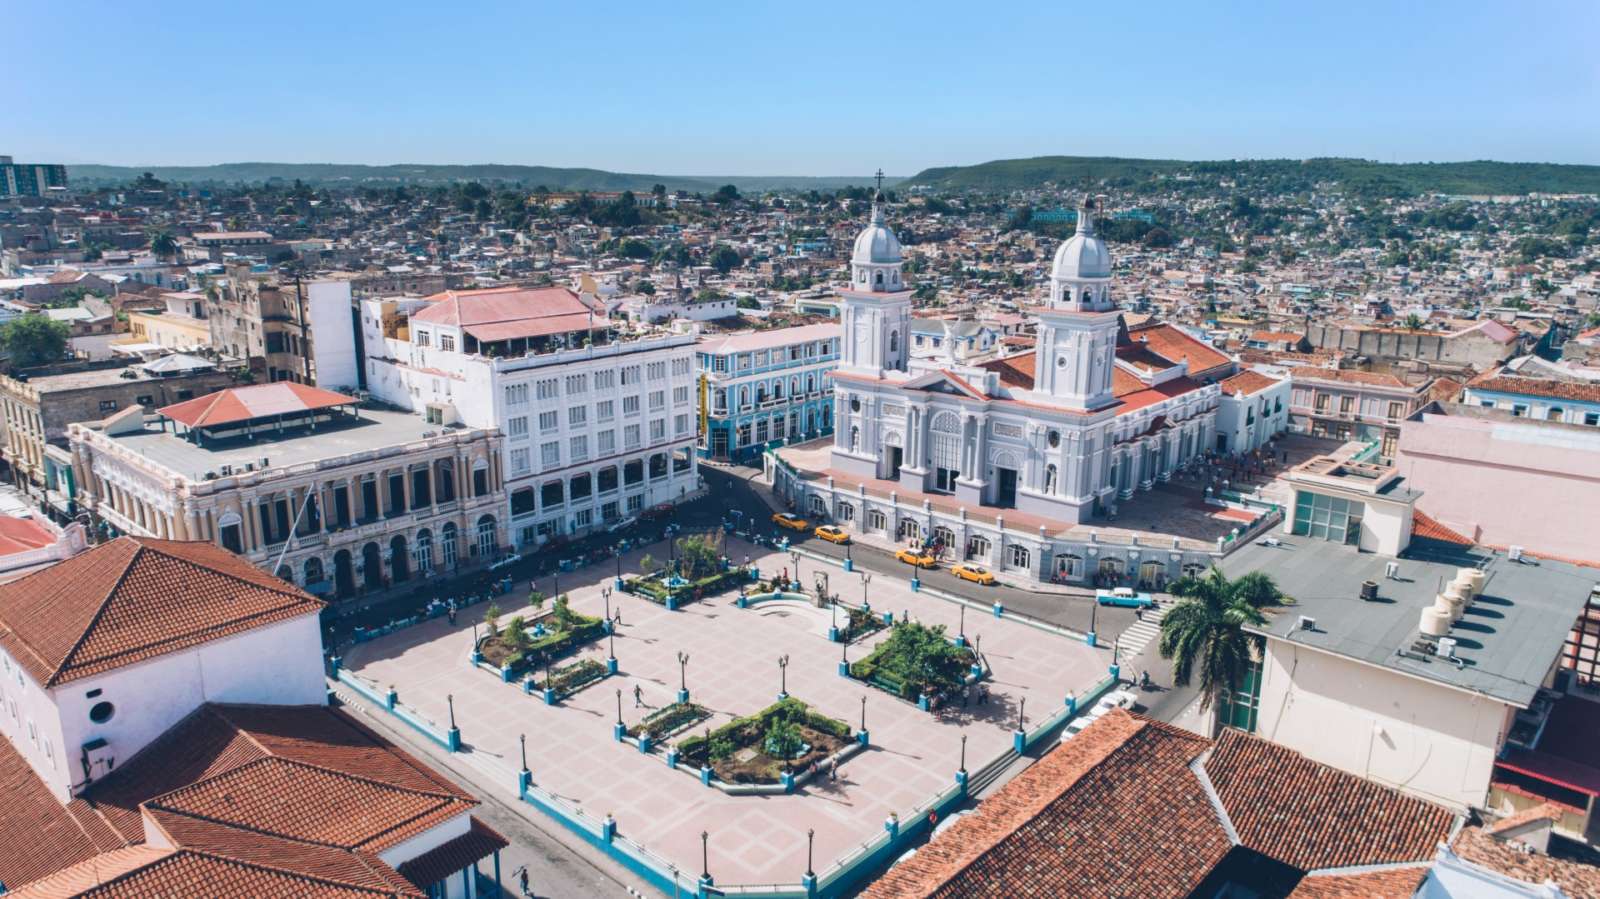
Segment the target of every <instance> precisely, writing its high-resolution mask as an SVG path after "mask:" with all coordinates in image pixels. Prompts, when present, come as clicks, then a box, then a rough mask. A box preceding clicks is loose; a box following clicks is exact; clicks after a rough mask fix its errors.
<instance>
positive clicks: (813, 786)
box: [344, 539, 1111, 886]
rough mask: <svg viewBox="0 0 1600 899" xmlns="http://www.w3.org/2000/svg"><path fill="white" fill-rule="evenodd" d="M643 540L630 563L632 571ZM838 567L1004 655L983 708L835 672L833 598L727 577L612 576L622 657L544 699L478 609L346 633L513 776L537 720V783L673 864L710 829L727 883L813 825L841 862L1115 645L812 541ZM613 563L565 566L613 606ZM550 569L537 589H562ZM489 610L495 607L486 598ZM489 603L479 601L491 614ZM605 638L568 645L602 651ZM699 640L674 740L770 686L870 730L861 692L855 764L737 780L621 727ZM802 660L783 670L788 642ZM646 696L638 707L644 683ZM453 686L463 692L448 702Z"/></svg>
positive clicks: (838, 575) (1081, 683)
mask: <svg viewBox="0 0 1600 899" xmlns="http://www.w3.org/2000/svg"><path fill="white" fill-rule="evenodd" d="M726 553H727V555H728V556H729V557H730V558H732V559H734V560H736V561H737V560H742V559H743V558H744V556H745V555H746V554H748V555H749V558H750V561H751V564H753V565H755V566H757V567H758V568H759V570H760V573H761V575H762V577H763V578H765V577H770V576H771V575H772V574H774V573H778V572H781V571H783V570H784V569H790V571H789V573H790V574H791V575H793V574H796V572H795V571H794V570H793V569H794V562H793V561H792V557H791V556H790V555H789V554H788V553H780V552H773V551H771V550H763V549H761V548H759V547H754V546H751V545H748V544H744V543H742V542H739V541H736V540H732V539H730V540H729V541H728V542H727V546H726ZM636 556H637V553H635V554H630V555H629V556H628V557H626V558H624V560H623V570H624V571H625V572H628V573H632V572H636V571H637V570H638V560H637V558H636ZM819 571H822V572H826V573H827V576H828V578H829V585H828V589H829V591H830V592H834V593H837V594H839V596H840V598H841V599H842V600H844V601H845V602H848V603H859V602H860V599H861V596H862V594H863V592H865V593H866V594H867V595H868V596H869V597H870V600H871V604H872V608H873V610H874V611H877V612H892V613H893V615H894V617H895V618H896V619H897V620H898V619H900V618H901V617H902V616H904V615H906V614H909V615H910V617H911V618H912V619H913V620H916V621H919V622H923V623H926V624H943V625H946V627H947V628H948V631H949V633H950V634H952V635H954V634H956V633H957V632H958V630H959V631H962V632H964V633H965V635H966V637H967V638H968V640H970V641H974V642H980V641H981V642H980V646H981V650H982V654H983V656H984V657H985V659H986V661H987V662H988V665H989V666H990V669H991V675H990V677H989V678H988V679H987V680H986V681H985V683H986V684H987V685H988V688H989V691H990V693H989V700H988V702H987V703H986V704H985V705H982V706H978V705H976V704H972V705H969V706H967V707H966V708H962V707H961V703H960V702H959V701H957V702H954V703H952V704H950V705H947V706H946V707H944V708H942V709H938V710H936V711H934V712H925V711H921V710H919V709H918V708H917V706H916V704H915V703H912V702H908V701H904V700H901V699H899V698H897V697H894V696H891V695H890V694H888V693H886V692H883V691H881V690H878V689H876V688H873V687H871V686H868V685H867V684H864V683H862V682H859V681H856V680H853V679H850V678H846V677H842V676H841V675H840V673H839V662H840V659H841V645H840V644H838V643H833V642H830V641H829V640H828V628H829V626H830V623H831V613H830V611H829V610H828V609H826V608H820V609H819V608H814V607H808V606H804V605H799V604H794V603H774V604H771V605H767V604H757V605H752V606H751V607H749V608H743V609H741V608H739V607H738V604H737V594H735V593H733V592H729V593H723V594H720V595H716V596H711V597H707V598H706V599H705V600H703V601H701V602H694V603H689V604H687V605H685V606H683V607H681V608H679V609H678V610H676V611H668V610H667V609H666V608H665V607H664V606H661V605H657V604H656V603H654V602H651V601H649V600H647V599H644V598H642V597H638V596H632V595H629V594H625V593H621V592H616V593H613V594H612V595H611V596H610V598H609V603H610V609H611V611H612V612H613V614H615V613H616V612H617V611H619V610H620V612H621V614H622V624H621V626H620V627H618V628H617V629H616V633H615V635H614V646H615V653H616V658H617V660H618V668H619V671H618V674H617V675H615V676H613V677H609V678H606V679H604V680H601V681H599V682H598V683H595V684H592V685H590V686H589V687H587V688H586V689H582V690H580V691H579V692H577V693H576V694H574V695H571V696H570V697H568V698H567V699H565V700H564V701H562V702H561V703H559V704H557V705H546V704H545V703H544V701H543V700H542V699H540V698H539V696H538V693H537V691H536V692H535V693H534V694H533V695H528V694H525V693H524V692H523V689H522V687H521V685H520V684H517V683H503V682H501V681H500V679H499V678H498V677H497V676H496V675H495V674H494V673H493V672H492V671H489V670H485V669H482V668H478V667H474V666H473V665H471V664H470V662H469V656H470V653H471V650H472V646H473V639H474V632H475V630H476V631H477V632H479V633H481V632H482V631H483V628H484V625H483V623H482V621H481V620H476V621H474V620H470V619H468V618H467V617H466V616H461V617H460V618H458V620H457V622H456V623H455V624H454V625H453V626H452V625H450V624H449V623H448V622H447V621H446V620H445V619H435V620H432V621H428V622H426V623H423V624H420V625H417V626H415V627H412V628H409V629H407V630H404V631H400V632H397V633H395V634H391V635H389V636H387V637H384V638H382V639H379V640H375V641H371V642H367V643H363V644H360V645H357V646H355V647H352V648H351V649H350V650H349V651H348V653H347V654H346V656H345V657H344V665H345V666H346V667H347V668H348V669H349V670H350V671H351V672H353V673H354V674H355V675H356V676H358V677H360V678H362V679H364V680H366V681H368V682H370V683H372V684H374V685H375V686H377V687H378V688H379V689H384V688H388V687H390V686H392V687H393V688H394V689H395V690H396V691H397V692H398V694H399V697H400V701H401V702H402V703H403V704H404V705H406V706H407V707H409V708H410V709H412V710H414V711H415V712H416V713H417V714H419V715H421V716H422V717H425V718H428V719H431V720H432V721H434V722H439V723H440V724H441V726H442V724H443V722H446V721H448V720H450V719H451V716H452V709H451V703H452V702H453V720H454V722H455V723H456V725H457V726H459V728H460V732H461V739H462V743H463V752H464V753H465V754H466V755H468V756H470V757H471V758H472V760H473V761H474V762H476V763H480V764H485V765H489V766H492V767H496V768H499V769H503V771H504V777H505V782H506V783H507V785H508V786H507V789H508V791H509V790H510V789H512V785H513V784H514V783H515V777H516V771H517V770H518V769H519V768H520V767H521V764H522V763H521V757H520V746H519V737H520V736H521V735H524V734H525V735H526V736H527V765H528V768H529V769H530V770H531V772H532V779H533V782H534V784H535V785H537V786H538V787H539V788H541V789H542V790H544V791H547V792H549V793H551V794H554V795H555V796H557V797H559V798H560V799H561V800H563V801H565V802H567V803H570V804H571V805H573V806H576V807H578V808H581V809H582V810H583V812H584V813H585V814H586V815H588V816H590V817H592V818H594V819H601V818H604V817H605V816H607V815H610V816H612V817H613V818H614V820H615V821H616V826H617V832H618V833H619V834H620V835H623V836H625V837H627V838H628V839H630V840H632V841H634V842H635V843H637V844H639V845H642V846H643V847H645V849H647V850H648V851H649V852H650V853H652V854H654V855H656V856H659V857H661V858H663V859H665V860H667V862H668V863H669V864H670V865H671V866H673V867H675V868H676V869H677V870H678V871H679V872H681V874H682V875H683V877H684V881H685V882H686V883H687V882H692V881H693V880H694V879H696V878H697V877H698V876H699V875H700V873H701V867H702V845H701V832H702V831H705V832H707V833H708V835H709V836H708V847H709V848H708V849H707V856H708V868H709V872H710V874H711V875H712V877H713V878H714V879H715V881H716V882H717V884H718V885H721V886H727V885H740V884H745V885H749V884H774V883H778V884H796V883H799V882H800V880H801V875H802V874H804V873H805V871H806V865H807V855H806V850H807V832H808V831H810V830H814V831H815V844H814V854H813V867H814V868H815V870H816V871H818V872H819V873H820V872H823V871H824V870H825V869H827V868H828V867H829V866H830V865H832V864H833V862H834V861H835V860H836V859H839V858H840V857H841V856H843V855H846V854H847V853H849V852H850V851H851V850H853V849H855V848H857V847H859V846H860V845H862V844H863V843H865V842H867V841H869V840H872V839H873V838H875V837H877V836H878V835H880V834H881V833H882V832H883V825H884V821H885V820H886V819H887V818H889V816H890V815H891V813H893V814H897V815H900V816H902V817H904V816H906V815H907V814H908V812H910V811H911V810H913V809H915V808H917V807H918V806H919V805H921V804H923V803H925V802H926V801H927V800H929V799H930V798H931V797H933V796H934V795H935V794H938V793H940V792H941V791H944V790H946V789H948V788H949V787H951V786H952V784H953V783H954V782H955V777H956V771H957V769H958V768H960V767H961V754H962V737H963V736H965V737H966V738H967V739H966V768H967V769H968V770H969V771H975V770H977V769H979V768H981V767H982V766H983V765H985V764H986V763H988V762H990V761H991V760H993V759H995V758H997V757H999V756H1002V755H1004V754H1005V753H1007V752H1008V751H1010V750H1011V748H1012V741H1013V736H1012V732H1013V730H1014V729H1015V728H1016V726H1017V722H1018V717H1019V713H1023V714H1025V716H1026V721H1027V727H1028V728H1029V729H1032V728H1033V727H1035V726H1036V725H1037V723H1038V722H1040V721H1042V720H1044V719H1045V718H1046V717H1048V716H1050V715H1053V714H1055V713H1057V712H1058V711H1059V710H1060V709H1061V708H1062V707H1063V704H1064V701H1065V698H1066V697H1067V695H1068V694H1069V693H1073V694H1075V695H1083V694H1085V693H1087V691H1088V690H1089V689H1090V688H1091V687H1092V686H1093V685H1094V684H1095V683H1096V682H1097V681H1100V680H1102V679H1103V678H1104V677H1105V675H1106V672H1107V666H1108V665H1109V664H1110V663H1111V653H1110V651H1109V650H1107V649H1104V648H1101V649H1092V648H1090V647H1088V646H1087V645H1085V644H1084V643H1083V642H1082V641H1081V640H1076V639H1073V638H1071V637H1070V636H1065V635H1062V634H1058V633H1054V632H1051V631H1049V630H1044V629H1040V628H1036V627H1033V626H1030V625H1028V624H1024V623H1022V622H1020V621H1015V620H1010V619H999V618H996V617H994V615H993V614H992V613H990V612H989V611H987V610H984V609H979V608H967V609H966V611H965V613H964V618H963V613H962V611H961V608H962V607H961V606H958V605H957V604H955V603H953V602H950V601H947V600H945V599H940V598H936V597H933V596H929V595H927V594H923V593H917V592H913V591H912V590H911V589H910V586H909V584H908V582H907V581H906V580H904V579H901V578H894V577H890V576H887V575H882V574H879V575H876V576H874V577H873V579H872V581H871V582H870V583H869V584H868V585H867V586H866V589H865V591H864V590H863V586H862V583H861V580H860V576H859V575H858V574H855V573H848V572H844V571H842V570H841V569H840V568H839V567H838V566H836V565H832V564H827V563H824V562H821V561H817V560H814V559H811V558H806V557H802V558H801V562H800V571H799V572H798V575H799V578H800V580H801V582H802V583H804V584H805V585H806V586H807V588H808V589H811V588H812V587H813V585H814V584H815V581H816V573H817V572H819ZM613 576H614V572H613V571H612V570H610V566H604V565H602V566H597V567H593V568H589V569H584V570H580V571H578V572H574V573H566V574H563V575H561V578H560V588H561V592H563V593H566V594H567V595H568V596H569V597H570V601H571V607H572V609H573V610H574V611H576V612H580V613H583V614H586V615H601V614H603V613H604V611H605V608H606V602H607V601H606V598H605V597H604V596H603V594H602V588H606V587H611V586H613V583H614V581H613ZM554 586H555V585H553V584H552V583H550V582H549V579H545V580H544V581H541V582H540V583H539V585H538V587H539V589H540V590H543V591H545V592H547V593H548V592H552V591H553V588H554ZM512 596H514V597H517V599H516V600H512V599H511V598H510V597H505V598H502V599H501V601H500V621H501V623H504V622H505V621H507V620H508V619H509V618H510V617H511V616H513V615H518V614H521V615H526V616H530V617H531V616H532V614H533V611H532V609H530V608H527V607H522V608H516V607H513V606H516V605H519V604H521V603H522V602H524V601H525V597H526V584H518V585H517V587H516V589H515V590H514V591H513V594H512ZM480 608H481V607H480ZM480 614H481V613H480ZM888 634H889V631H888V630H882V631H879V632H877V633H875V634H872V635H871V636H869V637H867V638H865V639H863V640H861V641H859V642H858V643H855V644H852V645H850V646H849V647H848V649H847V650H845V651H846V652H847V653H848V658H849V659H850V660H851V661H856V660H859V659H861V658H863V657H864V656H865V655H866V654H867V653H868V652H869V651H870V650H871V648H872V647H873V646H875V645H877V643H878V642H880V641H882V640H884V639H886V638H887V636H888ZM608 642H609V641H608V639H607V638H602V639H600V640H598V641H595V642H593V643H590V644H589V645H587V646H585V647H583V648H581V649H580V650H579V651H578V652H577V653H575V654H574V655H572V656H570V657H568V658H566V659H562V660H559V661H558V662H557V664H558V665H559V664H566V663H569V662H571V661H575V660H578V659H596V660H600V661H604V660H605V659H606V657H607V655H608ZM680 652H682V653H686V654H687V655H688V659H689V661H688V663H687V669H686V683H687V687H688V690H689V694H690V698H691V699H692V700H693V701H694V702H696V703H699V704H701V705H703V706H705V707H706V708H707V709H709V710H710V711H711V712H712V717H711V718H710V719H709V720H708V721H706V722H704V723H703V724H700V725H697V726H696V727H695V728H693V729H692V730H690V731H686V732H682V733H679V734H676V735H674V736H672V737H671V738H670V739H668V740H667V744H668V745H669V746H670V745H675V744H676V743H678V742H679V741H681V740H683V739H686V738H687V737H690V736H693V735H696V734H699V733H701V732H703V730H704V728H706V727H707V726H709V727H711V728H715V727H718V726H720V725H722V724H724V723H727V722H728V721H730V720H731V719H733V718H736V717H740V716H745V715H750V714H753V713H755V712H757V711H759V710H761V709H763V708H765V707H766V706H768V705H770V704H771V703H773V702H774V701H775V700H776V699H777V697H778V693H779V691H780V689H784V688H786V689H787V692H788V693H789V694H790V695H791V696H793V697H794V698H796V699H799V700H802V701H804V702H806V703H808V704H810V705H811V706H812V707H813V708H815V709H816V710H817V711H819V712H821V713H823V714H825V715H828V716H831V717H834V718H838V719H842V720H844V721H846V722H848V723H849V724H850V725H851V727H852V728H853V729H854V728H859V727H860V726H861V723H862V721H861V719H862V713H863V705H862V698H863V697H865V699H866V703H865V716H866V730H867V731H868V732H869V734H870V746H869V748H868V749H867V750H866V751H864V752H862V753H859V754H857V755H855V756H854V757H852V758H850V759H848V760H847V761H845V762H844V763H842V764H841V765H840V766H839V768H838V778H837V780H830V779H829V778H828V777H827V776H826V775H821V776H818V777H816V778H814V779H812V780H811V781H810V782H809V783H805V784H802V785H800V786H799V787H797V788H796V790H795V791H794V792H793V793H791V794H776V795H730V794H729V793H725V792H723V791H722V790H719V789H715V788H709V787H706V786H704V785H702V784H701V783H700V781H699V779H698V777H696V776H694V772H693V769H686V770H683V771H674V770H672V769H670V768H668V767H667V766H666V765H665V763H664V750H665V747H660V749H659V751H658V752H656V753H655V754H653V755H645V754H642V753H640V751H639V750H638V748H637V747H636V746H634V745H633V744H631V743H628V742H618V741H616V740H615V739H614V736H613V725H614V724H615V722H616V721H617V716H618V702H619V700H618V696H619V692H618V691H620V695H621V713H622V720H623V721H624V722H625V723H626V724H628V725H632V724H635V723H637V722H638V721H639V720H640V719H642V718H643V717H644V716H645V715H647V714H649V713H650V712H652V711H654V710H656V709H659V708H661V707H663V706H665V705H668V704H670V703H672V702H673V701H674V699H675V698H676V693H677V691H678V689H679V685H680V668H679V662H678V654H679V653H680ZM780 656H787V657H788V664H787V667H786V668H785V669H783V670H782V671H780V668H779V663H778V660H779V657H780ZM635 686H638V687H639V688H640V689H641V693H642V699H643V705H642V706H641V707H638V708H636V707H635V700H634V688H635ZM447 697H451V698H450V699H447Z"/></svg>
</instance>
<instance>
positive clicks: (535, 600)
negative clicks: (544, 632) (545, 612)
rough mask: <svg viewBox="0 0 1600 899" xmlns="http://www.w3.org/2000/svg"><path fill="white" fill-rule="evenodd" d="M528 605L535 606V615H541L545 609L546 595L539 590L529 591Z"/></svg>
mask: <svg viewBox="0 0 1600 899" xmlns="http://www.w3.org/2000/svg"><path fill="white" fill-rule="evenodd" d="M528 605H530V606H533V614H535V615H537V614H539V612H540V610H542V609H543V608H544V594H543V593H540V592H539V591H538V590H529V591H528Z"/></svg>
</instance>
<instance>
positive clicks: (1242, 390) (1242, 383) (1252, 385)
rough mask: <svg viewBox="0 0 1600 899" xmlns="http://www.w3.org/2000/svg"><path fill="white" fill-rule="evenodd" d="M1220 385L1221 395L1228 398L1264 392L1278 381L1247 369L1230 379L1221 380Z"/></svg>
mask: <svg viewBox="0 0 1600 899" xmlns="http://www.w3.org/2000/svg"><path fill="white" fill-rule="evenodd" d="M1220 383H1221V385H1222V392H1223V393H1226V394H1227V395H1228V396H1239V395H1241V394H1250V393H1257V392H1259V391H1262V390H1265V389H1266V388H1268V387H1271V386H1272V385H1274V384H1276V383H1278V379H1277V378H1269V377H1267V376H1266V375H1264V374H1262V373H1261V372H1258V371H1255V370H1254V369H1249V368H1247V369H1245V370H1244V371H1241V372H1239V373H1238V374H1236V375H1234V376H1233V377H1231V378H1225V379H1223V380H1222V381H1221V382H1220Z"/></svg>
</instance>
